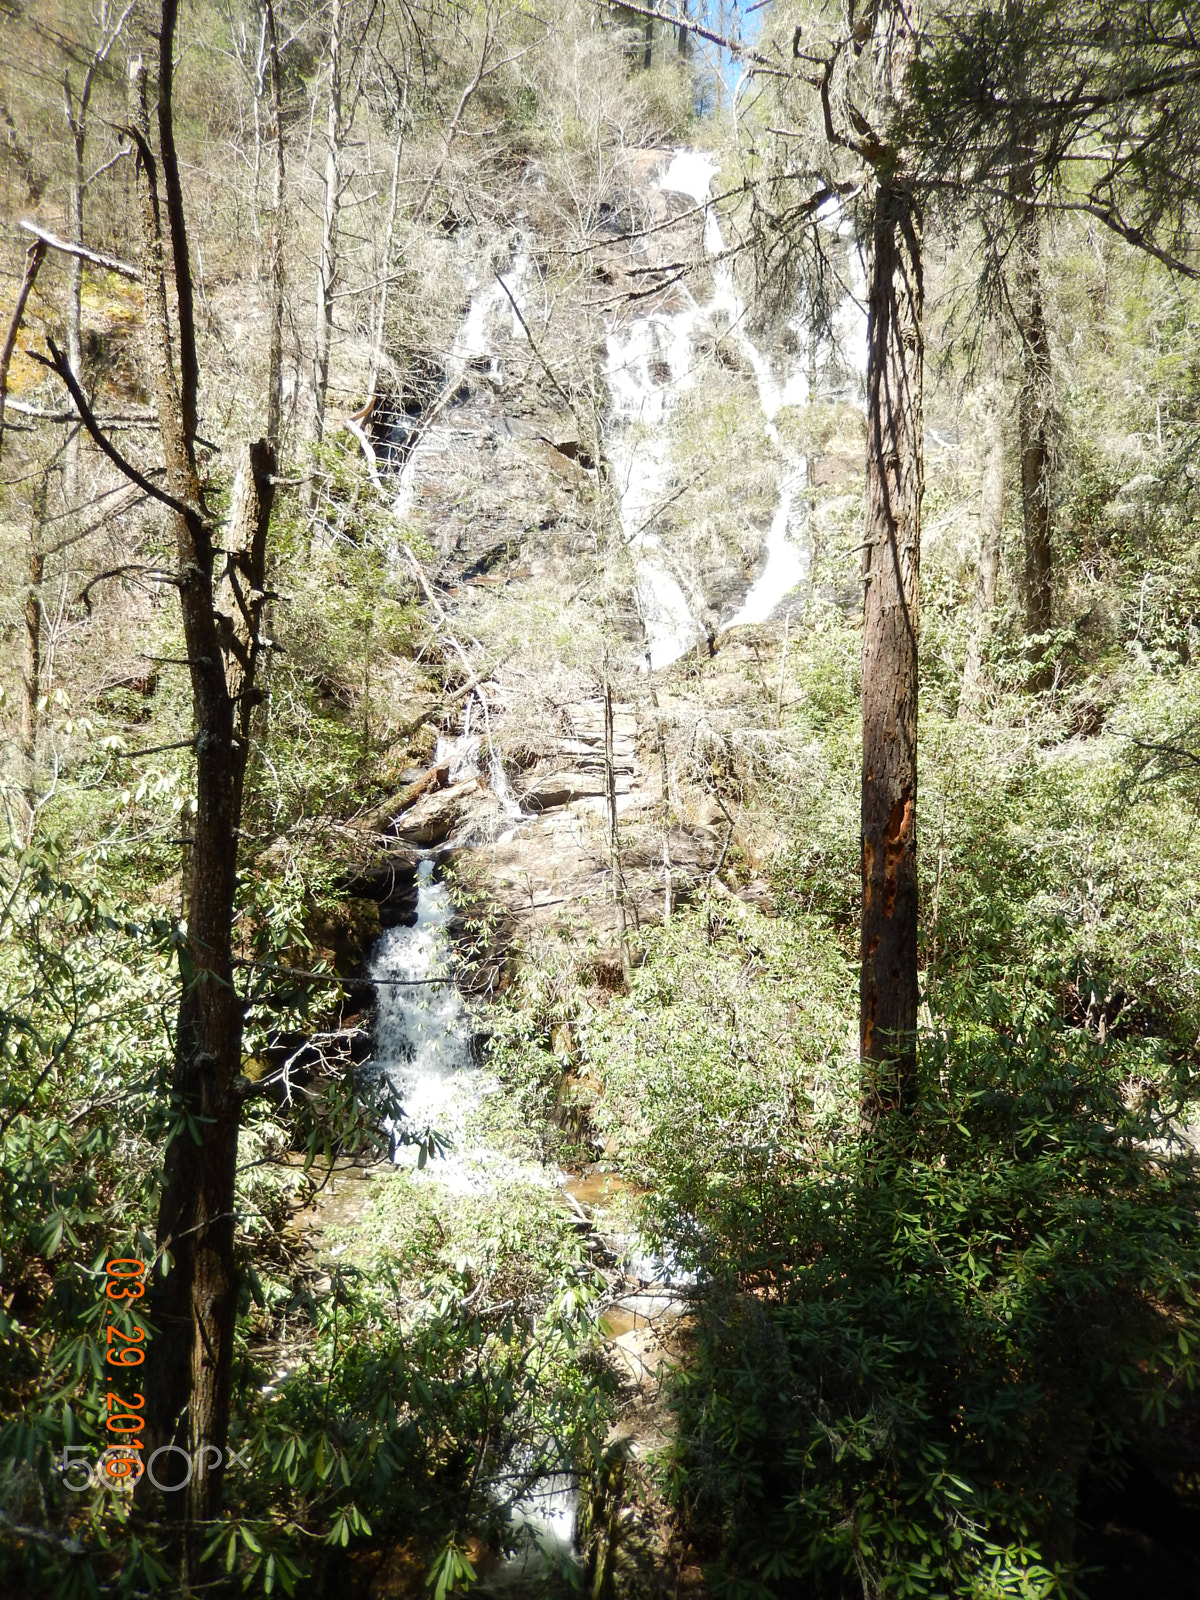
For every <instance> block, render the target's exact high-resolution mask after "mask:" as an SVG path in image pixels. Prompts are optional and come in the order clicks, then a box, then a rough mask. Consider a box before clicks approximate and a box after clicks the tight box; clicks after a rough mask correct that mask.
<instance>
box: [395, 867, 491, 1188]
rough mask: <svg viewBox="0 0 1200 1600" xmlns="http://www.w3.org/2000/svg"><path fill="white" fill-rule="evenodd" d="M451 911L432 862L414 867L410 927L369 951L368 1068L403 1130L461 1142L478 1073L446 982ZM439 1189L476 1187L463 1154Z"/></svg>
mask: <svg viewBox="0 0 1200 1600" xmlns="http://www.w3.org/2000/svg"><path fill="white" fill-rule="evenodd" d="M453 914H454V908H453V906H452V904H451V902H450V896H449V894H448V893H447V891H446V887H445V885H444V884H441V883H436V882H434V879H433V862H432V861H431V860H426V861H422V862H421V864H420V866H419V867H418V868H417V920H416V924H415V926H413V927H408V928H406V927H396V928H389V929H388V930H387V931H386V932H385V933H383V934H382V935H381V936H380V938H379V940H378V942H377V943H376V945H375V949H374V951H373V952H372V955H371V964H370V973H371V977H372V979H373V980H374V983H375V995H376V1012H375V1053H374V1058H373V1063H372V1064H373V1066H374V1068H375V1069H376V1070H377V1071H380V1072H382V1073H384V1074H386V1076H387V1077H388V1079H389V1080H390V1082H391V1084H392V1087H393V1088H394V1089H395V1090H396V1092H397V1094H398V1095H399V1097H400V1100H401V1103H402V1104H403V1106H404V1110H405V1113H406V1118H405V1123H406V1128H407V1129H409V1130H411V1131H412V1132H414V1133H418V1134H423V1133H425V1132H426V1131H427V1130H429V1129H433V1130H435V1131H436V1132H437V1133H438V1134H440V1135H442V1136H443V1137H444V1138H448V1139H451V1140H454V1141H455V1143H456V1145H457V1144H459V1143H460V1142H461V1134H462V1131H463V1123H464V1118H465V1116H466V1113H467V1112H468V1111H469V1109H470V1108H471V1106H472V1105H474V1104H475V1103H477V1101H478V1098H479V1082H478V1079H479V1074H478V1072H477V1071H476V1070H475V1068H474V1064H473V1062H472V1059H471V1033H470V1026H469V1022H468V1018H467V1014H466V1010H465V1008H464V1006H463V1003H462V997H461V996H460V995H459V992H458V990H457V988H455V986H454V983H453V981H452V979H451V975H450V934H449V929H450V920H451V917H452V916H453ZM388 1131H389V1132H390V1133H391V1134H392V1135H393V1137H394V1139H395V1143H394V1157H395V1159H396V1160H397V1161H400V1162H408V1163H410V1164H415V1163H416V1161H417V1156H418V1152H417V1146H416V1145H415V1144H412V1143H402V1142H400V1140H399V1138H398V1137H397V1136H398V1134H399V1131H400V1130H399V1129H397V1128H395V1127H392V1128H389V1130H388ZM437 1168H438V1175H439V1177H440V1178H441V1180H442V1181H443V1182H449V1183H451V1184H453V1185H454V1186H456V1187H462V1188H474V1187H477V1182H476V1181H475V1178H474V1175H473V1174H472V1172H471V1170H470V1167H469V1166H468V1165H467V1164H466V1163H465V1162H464V1158H463V1155H462V1153H460V1152H459V1151H457V1150H456V1152H455V1153H454V1154H453V1155H451V1156H449V1157H448V1158H447V1159H445V1160H441V1161H439V1162H438V1163H437Z"/></svg>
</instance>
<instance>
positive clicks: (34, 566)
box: [21, 472, 48, 842]
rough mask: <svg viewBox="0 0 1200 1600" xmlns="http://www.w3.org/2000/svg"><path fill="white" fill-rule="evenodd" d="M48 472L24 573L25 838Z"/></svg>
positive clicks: (36, 501) (40, 486) (32, 810)
mask: <svg viewBox="0 0 1200 1600" xmlns="http://www.w3.org/2000/svg"><path fill="white" fill-rule="evenodd" d="M47 478H48V475H47V474H46V473H45V472H43V473H42V474H41V476H40V477H39V478H38V480H37V482H36V483H35V485H34V489H33V504H32V506H31V507H30V514H29V564H28V569H27V572H26V576H25V583H26V588H25V649H24V660H23V661H22V663H21V791H22V794H23V796H24V800H25V819H24V820H25V837H26V841H27V842H28V841H29V840H30V839H31V838H32V834H33V819H34V816H35V814H36V807H37V736H38V722H39V720H40V719H39V708H38V702H39V699H40V697H41V681H42V593H41V590H42V578H43V576H44V574H45V570H46V558H45V555H44V554H43V552H42V527H43V524H44V523H45V520H46V488H47Z"/></svg>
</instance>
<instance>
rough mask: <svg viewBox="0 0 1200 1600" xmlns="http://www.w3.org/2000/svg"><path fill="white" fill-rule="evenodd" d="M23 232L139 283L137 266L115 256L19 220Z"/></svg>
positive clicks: (53, 248) (140, 275)
mask: <svg viewBox="0 0 1200 1600" xmlns="http://www.w3.org/2000/svg"><path fill="white" fill-rule="evenodd" d="M18 226H19V227H20V228H22V229H23V230H24V232H25V233H31V234H32V235H33V237H34V238H35V239H37V240H39V241H40V242H41V243H42V244H43V245H49V247H50V249H51V250H59V251H61V252H62V254H63V255H65V256H76V257H78V259H79V260H80V261H90V262H91V264H92V266H94V267H103V268H104V270H105V271H106V272H115V273H117V274H118V275H119V276H120V277H122V278H128V279H129V281H130V282H131V283H141V281H142V274H141V272H140V270H139V269H138V268H137V267H131V266H130V265H129V263H128V262H127V261H118V260H117V258H116V256H105V255H101V254H100V252H99V250H89V249H88V248H87V246H86V245H82V244H71V242H70V241H69V240H67V239H60V238H59V237H58V235H57V234H53V233H50V232H48V231H47V230H46V229H45V228H39V227H38V225H37V223H36V222H21V223H19V224H18Z"/></svg>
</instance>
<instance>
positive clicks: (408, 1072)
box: [369, 857, 579, 1593]
mask: <svg viewBox="0 0 1200 1600" xmlns="http://www.w3.org/2000/svg"><path fill="white" fill-rule="evenodd" d="M453 915H454V907H453V903H452V901H451V899H450V895H449V893H448V891H447V889H446V886H445V884H443V883H440V882H439V881H438V880H437V879H436V878H435V877H434V862H433V858H432V857H427V858H426V859H425V860H423V861H422V862H421V863H420V865H419V867H418V869H417V918H416V922H415V924H413V925H411V926H409V927H404V926H399V927H394V928H389V929H388V930H387V931H386V932H385V933H383V934H382V935H381V936H380V938H379V940H378V941H377V943H376V945H375V948H374V951H373V952H372V955H371V960H370V967H369V971H370V976H371V978H372V980H373V982H374V984H375V994H376V1017H375V1052H374V1057H373V1063H372V1064H373V1066H374V1068H375V1070H377V1071H379V1072H382V1073H385V1074H386V1075H387V1077H388V1078H389V1079H390V1081H391V1083H392V1085H393V1087H394V1088H395V1089H396V1091H397V1093H398V1094H399V1095H400V1097H401V1098H402V1100H403V1103H404V1107H405V1111H406V1113H407V1117H406V1121H407V1124H408V1126H409V1129H410V1130H411V1131H412V1132H415V1133H418V1134H421V1135H427V1134H428V1132H429V1131H430V1130H436V1132H437V1133H438V1135H439V1136H440V1138H442V1139H444V1140H446V1141H447V1147H446V1149H445V1151H444V1153H442V1154H439V1155H437V1156H436V1157H434V1158H433V1159H432V1160H430V1161H429V1162H428V1163H427V1164H426V1165H424V1166H423V1167H422V1168H418V1165H417V1162H418V1149H417V1146H416V1145H415V1144H412V1143H407V1142H405V1143H402V1142H400V1141H399V1140H398V1139H397V1138H396V1132H397V1130H396V1129H395V1128H394V1127H392V1128H390V1129H389V1132H391V1134H392V1136H393V1145H392V1159H393V1160H394V1161H395V1162H396V1163H397V1164H403V1165H407V1166H409V1167H410V1168H411V1169H412V1173H413V1179H414V1181H420V1182H425V1183H436V1184H441V1185H444V1186H445V1187H447V1188H448V1189H449V1190H450V1191H451V1192H452V1193H460V1194H461V1193H467V1192H475V1193H486V1192H487V1190H488V1189H489V1188H490V1187H491V1186H492V1185H493V1184H494V1183H495V1180H496V1178H497V1176H498V1175H500V1173H502V1172H504V1171H506V1170H507V1171H512V1170H513V1169H516V1168H518V1167H519V1168H520V1171H521V1174H522V1176H523V1177H524V1178H525V1179H526V1180H529V1179H530V1178H531V1177H532V1178H534V1180H535V1181H539V1182H543V1183H545V1184H546V1185H547V1186H550V1185H552V1184H553V1183H554V1181H555V1178H556V1176H557V1174H553V1173H551V1174H547V1173H545V1172H543V1171H541V1170H540V1169H536V1168H531V1167H528V1166H522V1165H521V1164H520V1163H518V1162H516V1161H515V1160H514V1159H513V1157H511V1156H509V1155H507V1154H505V1153H503V1152H501V1151H499V1150H495V1149H492V1148H490V1147H488V1146H487V1145H481V1144H477V1143H472V1142H471V1140H470V1138H469V1136H468V1128H467V1122H468V1117H469V1113H470V1112H471V1111H472V1110H473V1109H474V1108H475V1107H476V1106H478V1104H479V1103H480V1100H481V1098H482V1096H483V1095H484V1094H485V1093H488V1092H494V1091H495V1087H496V1086H495V1085H494V1083H492V1082H491V1081H490V1080H489V1079H488V1078H487V1076H486V1074H485V1073H483V1072H482V1071H481V1070H480V1068H479V1066H478V1064H477V1062H476V1058H475V1052H474V1048H473V1044H472V1032H471V1023H470V1018H469V1017H468V1014H467V1010H466V1007H465V1006H464V1004H463V1001H462V996H461V995H460V994H459V991H458V989H457V988H456V986H455V984H454V982H453V979H452V976H451V964H452V960H453V949H452V945H451V938H450V924H451V920H452V918H453ZM512 1465H513V1466H514V1467H515V1468H516V1469H517V1470H519V1468H520V1463H519V1462H517V1463H513V1464H512ZM494 1492H495V1494H496V1497H497V1499H502V1498H503V1494H502V1489H501V1487H500V1485H499V1483H497V1485H496V1487H495V1490H494ZM578 1510H579V1489H578V1484H577V1482H576V1480H575V1478H574V1476H573V1475H572V1474H570V1473H568V1472H565V1471H559V1472H551V1473H547V1474H545V1475H543V1476H542V1477H539V1478H536V1479H535V1480H534V1482H533V1483H532V1484H531V1485H530V1486H529V1487H528V1488H527V1489H526V1491H525V1493H524V1494H523V1495H522V1496H521V1497H520V1498H519V1499H518V1500H517V1501H516V1503H515V1504H514V1505H512V1507H511V1509H510V1511H509V1522H510V1526H511V1528H512V1531H513V1533H514V1535H519V1534H522V1533H526V1534H528V1535H530V1536H531V1540H530V1542H528V1543H526V1544H525V1545H524V1546H523V1547H522V1548H520V1549H518V1551H517V1553H516V1554H515V1555H513V1556H511V1557H509V1558H508V1559H507V1560H506V1561H504V1562H503V1563H502V1564H501V1566H500V1567H499V1569H498V1570H497V1571H496V1572H494V1573H492V1574H491V1575H490V1576H489V1579H488V1581H487V1584H486V1585H485V1587H484V1590H483V1592H485V1593H488V1592H497V1593H500V1592H505V1593H511V1592H515V1591H516V1590H519V1589H520V1588H521V1587H523V1586H524V1585H525V1584H526V1583H528V1584H529V1585H530V1586H531V1587H533V1586H535V1584H536V1583H537V1582H540V1579H541V1576H542V1574H543V1573H544V1571H545V1569H546V1567H547V1566H550V1567H561V1565H562V1563H563V1562H564V1561H570V1560H571V1559H572V1558H573V1555H574V1550H575V1528H576V1522H577V1518H578Z"/></svg>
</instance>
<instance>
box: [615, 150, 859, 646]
mask: <svg viewBox="0 0 1200 1600" xmlns="http://www.w3.org/2000/svg"><path fill="white" fill-rule="evenodd" d="M717 171H718V163H717V162H716V161H715V160H714V159H713V157H712V156H710V155H708V154H706V153H705V152H704V151H700V150H677V151H676V152H675V154H674V156H673V157H672V159H671V161H670V162H669V163H668V165H667V167H666V169H665V171H664V172H663V173H662V176H661V177H660V178H659V179H658V187H659V188H660V189H661V190H664V191H666V192H668V193H674V194H685V195H687V196H689V198H691V199H692V200H694V201H695V202H696V204H697V205H701V206H703V207H704V208H705V209H704V247H705V250H706V252H707V253H708V255H709V257H710V258H711V259H712V261H713V292H712V296H711V298H710V299H709V301H708V303H707V304H706V305H704V306H701V305H699V304H698V302H697V301H696V300H695V299H694V298H693V297H692V296H691V295H690V294H689V293H687V291H686V290H683V291H682V292H683V293H684V295H685V304H684V305H683V306H682V307H681V308H680V309H679V310H677V311H663V310H656V311H652V312H649V313H647V314H646V315H645V316H641V317H637V318H635V319H634V320H633V321H632V322H629V323H627V324H624V325H621V326H616V327H613V328H612V329H610V331H609V335H608V346H607V359H606V363H605V373H606V375H607V377H608V384H609V394H610V397H611V400H612V419H613V423H614V428H613V433H612V437H611V438H610V440H609V447H608V448H609V456H610V459H611V461H612V464H613V468H614V473H615V477H616V480H617V484H618V491H619V494H620V502H621V523H622V527H623V530H624V533H625V537H626V540H627V541H628V543H629V545H630V547H631V548H632V549H633V551H634V553H635V556H636V559H637V580H636V581H637V594H638V601H639V605H640V609H641V613H642V620H643V623H644V625H645V628H646V635H647V642H648V645H649V650H648V655H649V664H650V666H651V667H659V666H666V665H668V664H669V663H670V662H672V661H674V660H676V659H677V658H678V657H679V656H681V655H683V654H684V652H685V651H686V650H688V649H690V648H691V647H692V645H693V644H695V643H696V641H697V640H698V639H699V638H700V637H701V635H702V629H701V627H700V624H699V622H698V621H697V619H696V614H695V607H694V606H693V605H692V604H691V603H689V600H688V598H687V596H686V595H685V594H684V591H683V587H682V585H681V584H680V582H679V578H678V575H677V574H676V573H674V572H672V571H671V570H670V569H669V566H668V562H667V557H666V553H665V551H664V550H663V549H662V545H661V541H660V540H659V538H658V536H657V534H656V533H655V532H654V530H653V523H654V520H655V517H656V515H657V513H658V511H659V510H660V509H662V508H663V507H664V506H665V504H666V502H667V501H668V499H669V489H670V479H671V464H670V440H669V436H668V433H667V426H666V425H667V422H668V419H669V416H670V413H671V411H672V410H673V409H674V407H675V405H676V404H677V402H678V399H679V397H680V396H681V395H682V394H683V393H685V392H686V390H687V389H689V388H690V387H691V386H692V385H693V384H694V383H695V382H696V380H697V375H698V372H697V367H696V365H695V364H694V362H693V351H694V348H695V341H696V334H697V332H698V330H699V329H700V328H701V326H703V325H705V324H710V325H717V326H722V333H723V337H725V338H729V339H732V340H733V341H734V342H735V343H736V344H737V346H738V348H739V349H740V350H741V352H742V354H743V355H744V357H745V359H746V361H747V364H748V365H749V367H750V369H751V371H752V372H753V373H754V378H755V384H756V387H757V389H758V400H759V405H760V406H761V408H762V413H763V418H764V423H765V428H766V434H767V437H768V439H769V440H770V441H771V443H772V445H773V446H774V447H775V450H776V452H777V453H778V456H779V462H780V469H779V470H780V478H779V501H778V504H777V507H776V510H775V514H774V516H773V517H772V519H771V526H770V528H769V530H768V533H767V537H766V545H765V557H766V560H765V563H764V566H763V569H762V571H761V572H760V573H759V575H758V577H757V578H756V579H755V581H754V583H753V584H752V585H751V587H750V589H749V591H748V592H747V594H746V596H745V598H744V599H743V601H742V604H741V606H740V607H739V608H738V610H737V611H736V612H735V613H734V615H733V616H732V617H730V618H728V620H727V621H726V623H725V626H727V627H736V626H738V625H741V624H746V623H754V622H765V621H766V620H767V618H768V617H770V616H771V615H773V613H774V612H775V611H776V610H777V609H778V607H779V605H780V604H781V603H782V601H783V600H784V599H786V597H787V596H788V595H789V594H791V593H792V592H793V591H794V590H795V589H797V588H798V587H799V586H800V585H801V584H803V583H805V582H806V581H807V579H808V577H809V572H810V567H811V558H810V552H809V549H808V547H807V545H806V544H805V543H804V542H803V541H802V540H800V539H799V538H798V537H797V535H798V533H799V527H798V525H797V524H798V521H799V519H798V517H797V502H798V500H799V496H800V494H801V491H802V490H803V489H804V487H805V486H806V484H807V482H808V464H807V462H806V461H805V459H804V457H803V456H801V455H799V454H797V453H796V452H795V451H792V450H789V449H788V448H787V446H786V445H785V444H784V442H783V440H782V438H781V437H780V433H779V429H778V427H777V425H776V419H777V417H778V415H779V412H780V411H781V410H782V409H783V407H784V406H801V405H804V404H805V403H806V401H807V400H808V398H809V393H808V379H807V375H806V373H805V371H804V370H803V368H801V367H799V366H798V367H796V368H795V370H793V371H792V372H791V373H789V374H788V376H787V377H786V379H785V380H784V382H783V383H782V384H781V383H779V382H778V381H777V380H776V378H775V375H774V372H773V371H772V368H771V363H770V361H769V360H768V358H767V357H766V356H764V355H763V353H762V352H761V351H760V350H759V349H758V347H757V346H756V345H755V344H754V341H753V340H752V339H751V338H750V336H749V334H748V333H747V332H746V326H745V324H746V316H747V306H746V303H745V301H744V300H743V299H742V298H741V296H740V295H739V294H738V292H737V285H736V282H735V280H734V275H733V266H732V262H731V260H730V259H729V258H728V256H727V252H726V248H725V240H724V237H723V235H722V233H721V224H720V220H719V218H718V216H717V211H716V207H715V206H714V205H713V204H712V203H711V193H712V182H713V179H714V177H715V176H716V174H717ZM825 220H826V221H827V222H828V224H829V225H830V226H831V229H832V231H834V232H836V233H837V234H838V236H839V237H846V232H847V230H848V229H849V230H850V231H851V232H852V231H853V230H852V226H851V224H850V223H849V222H847V221H845V220H843V219H841V213H840V211H838V209H837V206H836V203H835V206H834V211H833V212H832V213H831V215H830V217H829V218H828V219H825ZM856 266H857V263H856V262H855V261H854V260H853V257H852V260H851V271H852V274H853V277H854V279H855V282H854V283H853V288H854V290H855V296H856V297H857V298H861V296H860V295H858V290H859V284H858V281H857V280H858V279H859V278H860V277H861V268H860V267H859V268H858V270H857V271H856V270H855V269H856ZM864 287H865V285H864ZM856 297H851V296H847V298H846V300H845V301H844V303H843V305H842V306H841V307H839V310H838V313H837V315H836V317H835V319H834V338H833V343H834V344H835V345H836V346H837V347H838V348H839V349H840V350H841V351H842V353H843V354H844V356H845V358H846V360H847V362H848V365H849V367H850V370H851V373H852V374H853V375H858V374H861V373H862V372H864V371H865V368H866V341H865V318H864V316H863V313H862V310H861V307H860V306H859V305H858V304H857V303H856ZM797 332H798V333H799V334H800V335H801V337H800V344H801V345H802V346H804V345H806V344H807V343H808V337H807V330H805V329H803V328H801V327H797Z"/></svg>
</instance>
